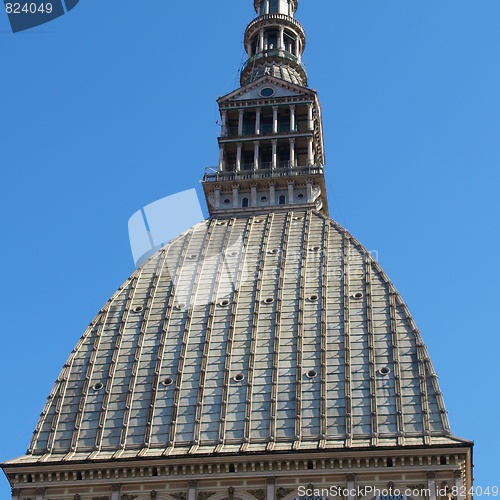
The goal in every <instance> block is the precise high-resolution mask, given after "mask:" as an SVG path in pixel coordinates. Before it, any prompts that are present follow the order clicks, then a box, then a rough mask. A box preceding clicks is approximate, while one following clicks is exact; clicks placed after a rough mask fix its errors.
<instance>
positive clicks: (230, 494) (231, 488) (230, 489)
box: [227, 486, 234, 499]
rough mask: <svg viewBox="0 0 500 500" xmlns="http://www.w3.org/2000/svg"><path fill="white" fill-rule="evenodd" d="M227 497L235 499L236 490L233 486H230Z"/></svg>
mask: <svg viewBox="0 0 500 500" xmlns="http://www.w3.org/2000/svg"><path fill="white" fill-rule="evenodd" d="M227 496H228V497H229V498H231V499H232V498H234V488H233V486H229V488H228V489H227Z"/></svg>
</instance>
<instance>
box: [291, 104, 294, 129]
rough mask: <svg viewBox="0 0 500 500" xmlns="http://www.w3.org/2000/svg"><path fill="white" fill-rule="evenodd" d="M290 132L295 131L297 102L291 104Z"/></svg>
mask: <svg viewBox="0 0 500 500" xmlns="http://www.w3.org/2000/svg"><path fill="white" fill-rule="evenodd" d="M290 132H295V104H291V105H290Z"/></svg>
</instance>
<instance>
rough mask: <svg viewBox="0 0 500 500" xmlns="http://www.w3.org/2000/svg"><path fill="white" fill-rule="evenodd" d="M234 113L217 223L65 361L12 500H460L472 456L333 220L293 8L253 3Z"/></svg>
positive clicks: (370, 267) (162, 262)
mask: <svg viewBox="0 0 500 500" xmlns="http://www.w3.org/2000/svg"><path fill="white" fill-rule="evenodd" d="M254 5H255V9H256V13H257V18H256V19H255V20H254V21H253V22H251V23H250V24H249V25H248V27H247V29H246V32H245V47H246V50H247V54H248V61H247V62H246V64H245V66H244V68H243V70H242V72H241V82H240V83H241V87H240V88H239V89H238V90H236V91H234V92H232V93H230V94H228V95H226V96H224V97H222V98H220V99H219V101H218V102H219V106H220V110H221V121H222V128H221V136H220V137H219V151H220V155H219V164H218V165H217V166H216V167H214V168H213V169H210V170H209V171H207V172H206V173H205V176H204V180H203V188H204V192H205V196H206V199H207V204H208V207H209V212H210V218H209V219H208V220H206V221H203V222H201V223H199V224H197V225H195V226H194V227H193V228H191V229H190V230H189V231H187V232H185V233H183V234H182V235H180V236H179V237H177V238H175V239H174V240H173V241H171V242H170V243H169V244H167V245H166V246H165V247H164V248H162V249H161V250H159V251H158V252H157V253H156V254H154V255H153V256H152V257H151V258H150V259H149V260H148V261H147V262H146V263H145V264H143V265H142V266H141V267H140V268H139V269H138V270H137V271H136V272H134V274H133V275H132V276H131V277H130V278H129V279H127V280H126V281H125V283H124V284H123V285H122V286H121V287H120V288H119V289H118V290H117V291H116V293H115V294H114V295H113V296H112V297H111V298H110V299H109V301H108V302H107V303H106V304H105V305H104V306H103V307H102V309H101V310H100V311H99V312H98V314H97V315H96V317H95V318H94V320H93V321H92V322H91V324H90V326H89V328H88V329H87V330H86V332H85V333H84V334H83V336H82V337H81V339H80V340H79V341H78V343H77V345H76V346H75V349H74V350H73V351H72V353H71V354H70V356H69V358H68V361H67V362H66V364H65V365H64V367H63V369H62V371H61V373H60V375H59V377H58V379H57V381H56V384H55V385H54V388H53V390H52V391H51V394H50V395H49V397H48V399H47V403H46V405H45V407H44V409H43V411H42V414H41V417H40V420H39V423H38V425H37V427H36V429H35V432H34V434H33V438H32V440H31V443H30V445H29V448H28V450H27V452H26V454H25V455H23V456H22V457H19V458H17V459H14V460H11V461H9V462H7V463H5V464H3V465H2V468H3V470H4V471H5V473H6V475H7V477H8V479H9V481H10V482H11V484H12V486H13V492H12V498H13V499H14V500H26V499H27V498H30V499H36V500H59V499H61V500H62V499H64V500H69V499H83V500H86V499H89V498H92V499H100V500H104V499H106V500H130V499H137V500H146V499H160V500H223V499H227V498H229V499H239V500H264V499H266V500H292V499H295V498H297V497H306V498H310V497H322V498H325V499H326V498H329V499H332V500H334V499H336V498H339V499H340V498H345V499H348V500H354V499H355V498H358V499H360V500H364V499H367V500H371V499H372V498H373V497H375V498H376V499H377V500H380V497H387V496H392V497H393V498H394V497H396V499H395V500H406V499H407V498H412V499H414V500H423V499H429V500H434V499H437V498H438V497H447V498H450V497H456V498H458V497H460V498H464V497H465V496H468V495H467V491H468V488H469V487H470V486H471V483H472V444H471V443H470V442H469V441H466V440H463V439H460V438H458V437H456V436H454V435H453V434H452V432H451V430H450V427H449V423H448V419H447V415H446V411H445V407H444V402H443V397H442V394H441V391H440V388H439V384H438V380H437V376H436V373H435V371H434V369H433V366H432V363H431V360H430V358H429V356H428V353H427V349H426V347H425V344H424V343H423V340H422V337H421V335H420V332H419V330H418V329H417V327H416V325H415V323H414V321H413V319H412V317H411V315H410V313H409V311H408V309H407V307H406V305H405V303H404V301H403V300H402V298H401V296H400V295H399V294H398V292H397V290H396V289H395V288H394V286H393V285H392V283H391V282H390V280H389V278H388V277H387V276H386V275H385V273H384V272H383V270H382V269H381V268H380V266H379V264H378V263H377V262H376V261H375V260H374V259H373V257H372V256H371V255H370V254H369V252H367V251H366V250H365V249H364V248H363V247H362V245H361V244H360V243H359V242H358V241H357V240H356V239H355V238H354V237H353V236H352V235H350V234H349V233H348V232H347V231H346V230H345V229H343V228H342V227H340V226H339V225H338V224H337V223H336V222H334V221H333V220H332V219H330V218H329V214H328V205H327V197H326V190H325V182H324V172H323V165H324V150H323V136H322V127H321V110H320V106H319V102H318V98H317V95H316V93H315V92H314V91H312V90H310V89H308V88H307V75H306V72H305V69H304V67H303V65H302V61H301V57H302V53H303V50H304V48H305V34H304V30H303V29H302V28H301V26H300V24H299V23H298V22H297V21H296V20H295V19H294V14H295V11H296V8H297V2H296V1H293V0H289V1H287V0H279V1H278V0H256V1H255V3H254Z"/></svg>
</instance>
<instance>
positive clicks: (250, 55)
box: [247, 42, 253, 58]
mask: <svg viewBox="0 0 500 500" xmlns="http://www.w3.org/2000/svg"><path fill="white" fill-rule="evenodd" d="M247 54H248V57H249V58H250V57H252V56H253V54H252V42H248V43H247Z"/></svg>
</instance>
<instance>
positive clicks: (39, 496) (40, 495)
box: [35, 488, 45, 500]
mask: <svg viewBox="0 0 500 500" xmlns="http://www.w3.org/2000/svg"><path fill="white" fill-rule="evenodd" d="M44 497H45V488H37V489H36V490H35V499H36V500H43V499H44Z"/></svg>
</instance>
